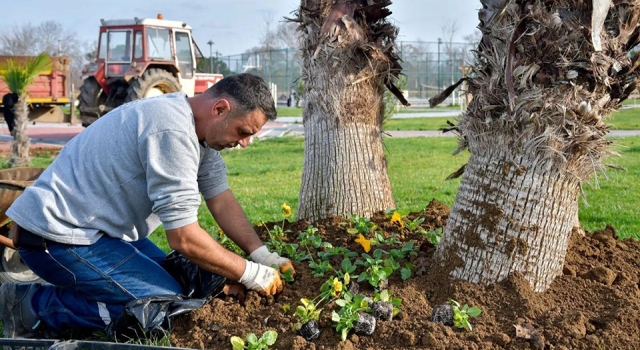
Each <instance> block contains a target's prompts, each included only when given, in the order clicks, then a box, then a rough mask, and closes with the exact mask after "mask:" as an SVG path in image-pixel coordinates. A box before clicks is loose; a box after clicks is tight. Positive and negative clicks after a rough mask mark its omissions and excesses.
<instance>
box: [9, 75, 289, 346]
mask: <svg viewBox="0 0 640 350" xmlns="http://www.w3.org/2000/svg"><path fill="white" fill-rule="evenodd" d="M275 117H276V110H275V105H274V102H273V99H272V97H271V94H270V92H269V88H268V87H267V85H266V84H265V83H264V81H263V80H262V79H261V78H259V77H257V76H254V75H250V74H240V75H236V76H231V77H227V78H224V79H223V80H221V81H220V82H218V83H217V84H215V85H214V86H212V87H211V88H209V89H208V90H207V91H206V92H205V93H203V94H201V95H198V96H196V97H192V98H187V97H186V96H185V94H183V93H174V94H167V95H164V96H159V97H155V98H149V99H142V100H138V101H134V102H131V103H128V104H125V105H123V106H121V107H119V108H116V109H114V110H113V111H111V112H110V113H108V114H107V115H105V116H104V117H102V118H100V119H99V120H98V121H96V122H95V123H94V124H92V125H91V126H90V127H88V128H87V129H86V130H84V131H83V132H82V133H80V134H79V135H78V136H76V137H75V138H73V139H72V140H71V141H70V142H69V143H68V144H67V145H66V146H65V148H64V149H63V150H62V152H60V154H59V155H58V157H56V159H55V160H54V162H53V163H52V164H51V166H49V168H47V170H46V171H45V172H44V173H43V174H42V175H41V176H40V177H39V179H38V180H37V181H36V182H35V183H34V184H33V185H32V186H30V187H28V188H27V189H26V190H25V192H24V193H23V194H22V195H21V196H20V197H19V198H18V199H17V200H16V201H15V202H14V203H13V205H12V206H11V207H10V208H9V210H8V211H7V215H8V216H9V217H11V218H12V219H13V221H14V222H15V223H16V224H17V227H18V230H17V242H18V244H20V256H21V257H22V259H23V260H24V262H25V263H26V264H27V265H28V266H29V267H30V268H31V269H32V270H33V271H34V272H35V273H36V274H37V275H38V276H40V277H41V278H43V279H44V280H45V281H47V282H49V283H51V285H49V284H43V285H38V284H32V285H28V284H11V283H9V284H3V285H2V286H0V309H1V310H2V318H3V321H4V336H5V337H34V336H37V335H38V333H37V331H38V330H39V329H40V328H39V326H40V325H41V324H43V323H44V324H45V325H46V326H48V327H49V328H50V329H52V330H54V331H61V330H63V329H75V328H82V329H104V328H105V327H106V326H107V325H108V324H109V323H110V322H111V321H112V320H114V319H116V318H117V317H118V316H120V314H121V313H122V311H123V309H124V307H125V305H126V304H127V302H129V301H131V300H133V299H140V298H144V297H150V296H160V295H176V294H181V292H182V288H181V287H180V285H179V284H178V282H177V281H176V280H175V279H174V278H172V277H171V276H170V275H169V274H168V273H167V272H166V271H165V270H164V269H163V267H162V265H163V261H164V259H165V254H164V253H163V252H162V251H161V250H160V249H159V248H158V247H156V246H155V245H154V244H153V243H152V242H151V241H150V240H149V239H148V238H147V236H148V235H149V234H150V233H151V232H152V231H153V230H154V229H155V228H156V227H158V226H159V225H160V224H161V223H162V224H163V225H164V229H165V231H166V236H167V241H168V243H169V246H170V247H171V248H172V249H174V250H176V251H178V252H180V253H182V254H183V255H184V256H186V257H187V258H188V259H190V260H191V261H192V262H194V263H195V264H197V265H198V266H200V267H201V268H203V269H205V270H207V271H210V272H212V273H216V274H219V275H222V276H225V277H227V278H229V279H232V280H236V281H239V282H240V283H242V284H244V285H245V286H246V287H247V288H248V289H251V290H255V291H258V292H259V293H261V294H263V295H273V294H276V293H279V292H280V291H282V289H283V285H284V283H283V282H282V280H281V278H280V275H279V272H278V271H277V270H276V269H274V268H272V266H274V265H275V266H279V267H280V270H281V271H284V270H286V269H293V267H292V265H291V262H290V261H289V260H288V259H285V258H281V257H280V256H278V254H276V253H270V252H269V251H268V250H267V248H266V247H265V246H264V245H263V244H262V242H261V241H260V239H259V237H258V236H257V235H256V233H255V231H254V230H253V228H252V226H251V224H250V223H249V222H248V220H247V218H246V216H245V214H244V212H243V211H242V209H241V207H240V205H239V204H238V202H237V200H236V199H235V197H234V195H233V194H232V193H231V191H230V190H229V186H228V185H227V178H226V166H225V164H224V162H223V160H222V158H221V157H220V153H219V152H218V151H220V150H222V149H224V148H230V147H235V146H238V145H239V146H241V147H246V146H247V143H248V142H249V138H250V137H251V135H254V134H256V133H257V132H258V131H259V130H260V129H261V128H262V126H263V125H264V124H265V123H266V122H267V120H274V119H275ZM201 194H202V197H204V199H205V201H206V204H207V207H208V209H209V211H210V212H211V214H212V215H213V217H214V218H215V219H216V221H217V222H218V224H219V225H220V227H221V228H222V230H224V232H225V233H226V234H227V236H228V237H229V238H231V239H232V240H233V241H234V242H236V243H237V244H238V245H239V246H240V247H241V248H242V249H243V250H244V251H245V252H247V253H250V258H251V260H252V261H248V260H245V259H244V258H242V257H240V256H239V255H236V254H234V253H232V252H230V251H228V250H226V249H224V248H223V247H222V246H221V245H220V244H218V243H217V242H216V241H215V240H214V239H213V238H211V236H210V235H209V234H208V233H207V232H206V231H204V230H203V229H202V228H200V226H199V225H198V222H197V214H198V207H199V206H200V203H201V197H200V195H201Z"/></svg>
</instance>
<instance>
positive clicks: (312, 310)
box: [295, 298, 324, 341]
mask: <svg viewBox="0 0 640 350" xmlns="http://www.w3.org/2000/svg"><path fill="white" fill-rule="evenodd" d="M323 300H324V298H323V299H320V301H318V302H317V303H313V302H311V301H309V299H305V298H303V299H300V303H302V305H298V307H296V314H295V315H296V317H298V323H297V324H296V325H295V327H296V331H297V332H298V333H299V334H300V335H301V336H302V337H303V338H304V339H306V340H307V341H313V340H316V339H318V337H319V336H320V327H319V325H318V318H319V317H320V312H321V311H322V309H319V308H318V305H319V304H320V302H322V301H323Z"/></svg>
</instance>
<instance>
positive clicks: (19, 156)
mask: <svg viewBox="0 0 640 350" xmlns="http://www.w3.org/2000/svg"><path fill="white" fill-rule="evenodd" d="M50 69H51V58H50V57H49V55H47V54H46V53H41V54H39V55H38V56H35V57H31V58H29V59H27V60H26V61H25V62H24V63H22V64H20V63H18V61H17V60H13V59H11V60H7V61H6V62H4V63H3V64H2V65H1V66H0V78H1V79H2V80H4V81H5V82H6V83H7V86H8V87H9V90H11V92H14V93H16V94H18V102H17V103H16V105H15V107H14V108H15V114H16V126H15V137H14V140H13V141H12V143H11V149H12V152H11V158H10V159H9V164H10V166H12V167H19V166H27V165H29V138H28V137H27V126H28V125H29V108H28V106H27V96H28V93H27V88H28V87H29V86H30V85H31V84H33V82H34V80H35V78H36V77H37V76H38V75H39V74H40V72H42V71H46V70H50Z"/></svg>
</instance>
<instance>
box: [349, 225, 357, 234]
mask: <svg viewBox="0 0 640 350" xmlns="http://www.w3.org/2000/svg"><path fill="white" fill-rule="evenodd" d="M347 233H349V234H352V235H355V234H356V233H358V229H356V228H353V227H352V228H348V229H347Z"/></svg>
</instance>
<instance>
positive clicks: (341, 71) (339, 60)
mask: <svg viewBox="0 0 640 350" xmlns="http://www.w3.org/2000/svg"><path fill="white" fill-rule="evenodd" d="M368 3H369V4H371V5H363V4H362V2H361V1H349V0H347V1H343V2H336V3H335V4H334V1H331V0H303V1H302V3H301V6H300V10H299V11H298V16H297V18H296V19H293V20H294V21H296V22H299V23H300V30H301V31H302V33H303V34H302V60H303V64H302V66H303V72H302V77H301V79H302V80H303V81H304V83H305V92H304V112H303V121H304V134H305V152H304V167H303V172H302V186H301V190H300V197H299V203H298V213H297V215H298V218H299V219H307V220H310V221H312V222H313V221H316V220H318V219H321V218H325V217H328V216H332V215H339V216H348V215H353V214H357V215H361V216H371V215H372V214H373V213H374V212H376V211H380V210H385V209H389V208H395V201H394V199H393V193H392V191H391V183H390V181H389V175H388V173H387V163H386V159H385V154H384V150H383V144H382V134H381V124H382V116H383V110H384V106H383V102H382V98H383V93H384V91H385V85H386V86H387V87H388V88H390V89H391V90H392V91H393V92H394V93H396V92H398V93H399V91H397V89H395V87H394V86H393V84H392V82H393V81H394V80H395V79H396V78H397V76H398V74H399V73H400V69H401V68H400V66H399V64H398V63H397V61H398V57H397V55H396V54H395V53H394V49H395V36H396V34H397V29H396V28H395V27H394V26H392V25H391V24H389V23H388V22H387V21H386V20H385V18H386V17H387V16H388V15H389V14H390V11H388V10H387V9H386V6H388V5H389V4H390V3H391V2H390V1H375V0H374V1H369V2H368ZM394 89H395V90H396V91H394ZM404 102H406V101H404Z"/></svg>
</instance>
